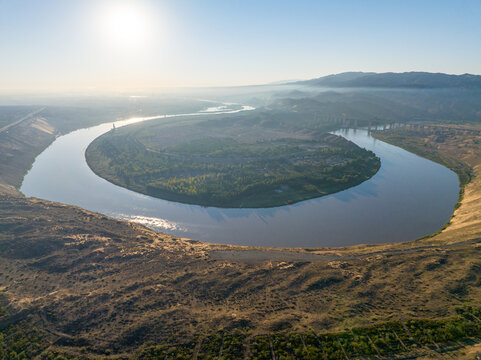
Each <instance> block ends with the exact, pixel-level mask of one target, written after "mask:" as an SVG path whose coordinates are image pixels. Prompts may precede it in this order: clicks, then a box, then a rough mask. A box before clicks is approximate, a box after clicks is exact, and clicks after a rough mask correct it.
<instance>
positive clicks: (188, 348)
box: [139, 307, 481, 360]
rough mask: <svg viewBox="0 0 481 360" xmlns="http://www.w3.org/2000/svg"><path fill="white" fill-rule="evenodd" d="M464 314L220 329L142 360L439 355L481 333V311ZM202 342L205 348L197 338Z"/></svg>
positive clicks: (153, 351)
mask: <svg viewBox="0 0 481 360" xmlns="http://www.w3.org/2000/svg"><path fill="white" fill-rule="evenodd" d="M458 313H459V315H460V316H459V317H456V318H451V319H443V320H408V321H406V322H388V323H381V324H378V325H375V326H370V327H361V328H353V329H349V330H345V331H342V332H337V333H321V334H316V333H314V332H312V331H310V332H305V333H274V334H265V335H256V336H253V335H252V334H251V333H250V332H249V331H244V332H243V331H241V330H236V332H235V333H232V334H229V335H227V334H224V333H216V334H213V335H210V336H207V337H205V338H202V339H201V340H198V341H197V342H192V343H190V344H189V345H188V344H183V345H182V346H178V347H176V346H168V345H163V346H153V347H150V348H147V349H144V350H143V351H142V353H141V354H140V356H139V358H140V359H145V360H148V359H149V360H150V359H158V358H165V359H179V360H180V359H188V358H191V357H192V356H193V354H194V351H196V350H194V349H196V348H197V349H198V350H197V358H198V359H239V358H243V357H244V354H248V355H249V356H248V357H249V358H250V359H257V360H261V359H266V360H271V359H274V358H275V359H279V360H281V359H346V358H349V359H356V358H366V357H389V356H393V355H396V354H403V353H404V354H409V353H416V352H417V353H425V354H426V353H427V354H431V355H432V354H436V353H437V354H440V353H443V352H445V351H447V350H454V349H458V348H460V347H461V345H460V341H462V340H463V339H467V338H469V337H478V336H479V335H480V334H481V320H480V317H481V309H479V308H470V307H466V308H462V309H458ZM199 341H201V346H200V347H199V346H198V342H199Z"/></svg>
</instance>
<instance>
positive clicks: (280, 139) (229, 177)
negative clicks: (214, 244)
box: [86, 116, 380, 207]
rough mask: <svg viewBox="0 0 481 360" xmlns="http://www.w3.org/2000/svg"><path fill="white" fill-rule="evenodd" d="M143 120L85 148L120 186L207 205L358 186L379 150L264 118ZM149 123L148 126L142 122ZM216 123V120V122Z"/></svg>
mask: <svg viewBox="0 0 481 360" xmlns="http://www.w3.org/2000/svg"><path fill="white" fill-rule="evenodd" d="M260 119H262V120H259V122H258V123H257V125H258V126H257V127H256V126H255V125H256V123H255V122H253V125H254V129H252V128H250V127H247V123H249V122H251V125H252V120H255V118H254V119H253V118H252V117H249V118H240V120H239V121H238V122H236V121H231V119H227V120H226V122H227V126H226V125H225V122H222V123H221V122H219V121H216V122H214V123H212V121H204V122H196V123H192V124H191V126H192V128H193V130H189V129H187V127H186V126H185V125H171V124H170V125H165V124H162V123H158V124H157V125H156V126H155V125H152V124H147V125H144V124H139V125H136V126H134V127H127V128H123V129H117V130H115V131H111V132H109V133H108V134H105V135H103V136H101V137H100V138H98V139H96V140H95V141H94V142H92V144H91V145H90V146H89V147H88V149H87V152H86V157H87V162H88V164H89V166H90V167H91V168H92V169H93V170H94V171H95V172H96V173H97V174H98V175H99V176H102V177H104V178H106V179H108V180H109V181H111V182H113V183H116V184H118V185H121V186H124V187H127V188H130V189H132V190H135V191H138V192H141V193H144V194H148V195H151V196H155V197H159V198H163V199H167V200H172V201H178V202H184V203H191V204H199V205H204V206H217V207H270V206H280V205H286V204H291V203H295V202H298V201H302V200H306V199H310V198H315V197H319V196H323V195H326V194H329V193H333V192H337V191H340V190H343V189H345V188H348V187H351V186H353V185H357V184H359V183H361V182H363V181H364V180H366V179H368V178H370V177H371V176H372V175H374V174H375V173H376V171H377V170H378V169H379V166H380V161H379V159H378V158H377V157H376V156H375V154H374V153H372V152H370V151H367V150H364V149H361V148H359V147H358V146H356V145H354V144H353V143H351V142H349V141H347V140H345V139H343V138H340V137H337V136H334V135H331V134H326V133H321V132H317V131H315V130H309V131H307V130H306V129H303V132H302V133H301V132H300V131H299V132H291V131H286V130H284V129H283V127H282V126H280V128H273V127H272V126H271V124H269V126H268V127H267V128H266V127H265V124H266V122H265V121H264V120H265V119H264V118H263V117H262V116H261V117H260ZM142 125H144V126H142ZM215 125H219V127H216V126H215Z"/></svg>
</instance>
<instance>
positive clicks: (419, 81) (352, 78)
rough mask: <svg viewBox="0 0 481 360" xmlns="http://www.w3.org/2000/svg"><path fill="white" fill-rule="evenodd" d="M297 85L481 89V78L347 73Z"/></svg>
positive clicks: (477, 76) (301, 82)
mask: <svg viewBox="0 0 481 360" xmlns="http://www.w3.org/2000/svg"><path fill="white" fill-rule="evenodd" d="M290 84H293V83H290ZM295 84H301V85H310V86H322V87H335V88H413V89H439V88H480V89H481V76H480V75H472V74H463V75H448V74H443V73H428V72H404V73H392V72H389V73H367V72H345V73H341V74H335V75H328V76H323V77H320V78H317V79H312V80H305V81H298V82H295Z"/></svg>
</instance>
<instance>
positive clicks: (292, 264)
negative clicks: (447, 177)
mask: <svg viewBox="0 0 481 360" xmlns="http://www.w3.org/2000/svg"><path fill="white" fill-rule="evenodd" d="M34 125H35V123H32V124H31V125H30V126H31V127H32V129H30V131H32V134H35V132H34V130H33V128H35V129H37V128H36V127H34ZM43 129H48V122H45V125H44V128H43ZM40 131H43V130H40ZM43 132H44V131H43ZM460 134H461V133H460ZM25 136H27V135H25ZM381 136H384V134H379V137H381ZM386 136H387V135H386ZM383 138H384V137H383ZM386 140H389V139H387V138H386ZM413 141H414V140H413ZM416 141H417V142H418V143H421V142H422V143H423V144H424V143H425V144H428V145H426V147H429V148H430V149H431V147H432V153H433V154H449V156H450V157H451V158H453V159H457V160H459V161H461V162H463V163H466V164H468V165H469V166H471V167H472V168H473V180H472V181H471V182H470V183H469V184H468V185H467V186H466V188H465V197H464V199H463V201H462V203H461V206H460V207H459V208H458V209H457V210H456V212H455V217H454V218H453V221H452V224H451V225H450V226H448V227H447V228H446V229H445V230H443V231H442V232H441V233H440V234H438V235H436V236H434V237H430V238H426V239H423V240H418V241H415V242H409V243H402V244H383V245H359V246H354V247H348V248H332V249H264V248H262V249H256V248H248V247H239V246H229V245H213V244H207V243H201V242H198V241H195V240H188V239H179V238H175V237H172V236H167V235H164V234H160V233H156V232H154V231H151V230H149V229H147V228H145V227H142V226H140V225H137V224H133V223H129V222H125V221H118V220H114V219H111V218H108V217H106V216H103V215H100V214H95V213H91V212H88V211H85V210H82V209H80V208H77V207H73V206H67V205H62V204H58V203H53V202H49V201H44V200H39V199H26V198H24V197H22V196H20V195H12V191H9V192H4V193H2V194H1V195H0V229H1V230H0V290H1V292H0V305H1V312H0V316H1V318H0V319H1V321H0V324H1V325H0V331H2V332H3V335H2V338H0V345H1V346H0V351H1V350H2V346H4V347H5V346H7V349H8V347H10V348H11V349H13V348H15V346H17V348H15V349H17V350H19V351H18V352H20V350H21V348H24V349H27V350H25V351H27V352H29V354H35V356H39V357H40V358H45V359H47V358H55V356H56V355H55V354H64V356H66V357H70V358H89V357H112V356H113V357H119V356H120V357H124V358H138V357H143V358H156V357H157V358H158V357H160V358H212V357H219V358H221V356H224V357H225V358H239V357H240V358H242V357H244V358H277V357H275V356H276V355H275V354H276V352H277V354H281V352H282V351H284V350H282V349H284V347H287V350H285V351H286V354H287V353H289V352H290V351H292V354H294V351H297V350H296V349H297V348H296V347H298V348H299V349H300V350H299V351H300V352H299V353H298V355H296V357H297V358H306V359H307V358H314V355H309V352H310V351H311V354H314V351H315V349H314V348H312V349H311V348H310V346H311V345H310V343H309V341H311V340H312V339H314V340H312V341H317V340H315V339H316V336H317V338H318V339H320V337H321V336H331V337H332V336H333V337H332V339H335V340H333V344H334V345H335V346H338V347H339V346H340V347H339V349H338V350H336V351H337V352H333V353H332V354H343V353H344V355H345V357H344V356H341V355H339V356H341V358H346V357H347V356H348V354H349V358H356V357H366V356H367V355H366V354H370V353H369V352H367V351H368V350H365V351H366V352H364V353H362V352H361V350H352V352H351V350H350V349H351V348H352V346H351V345H352V342H353V341H355V340H352V341H351V340H349V339H357V338H355V336H354V335H352V334H355V333H356V331H358V330H355V329H356V328H357V327H362V329H365V330H362V331H364V332H366V331H368V330H366V329H371V328H370V326H374V328H372V329H374V330H372V331H374V332H375V333H376V334H377V335H373V333H371V335H370V337H369V338H371V337H374V336H376V338H375V339H374V340H372V341H371V340H368V338H367V337H365V336H364V335H363V336H364V337H363V339H364V340H362V341H365V342H366V344H368V345H366V346H369V349H370V350H369V351H371V352H372V354H371V355H369V356H378V357H379V356H380V355H381V354H386V356H388V355H387V354H389V352H387V351H388V350H384V347H383V346H384V345H382V344H381V343H378V340H376V339H377V338H378V336H380V335H379V334H380V333H382V331H385V330H381V329H384V327H386V326H388V325H383V324H400V325H399V326H400V327H399V328H396V329H397V330H389V335H382V336H383V339H384V340H383V342H384V344H386V342H387V340H386V339H387V338H386V336H387V337H388V338H390V339H391V338H392V339H394V340H392V341H393V342H396V344H397V345H396V347H395V349H397V350H392V351H394V352H399V353H411V354H415V355H419V356H421V355H423V356H428V357H429V356H431V358H433V357H437V356H438V355H439V356H441V354H442V353H444V352H447V353H450V352H451V353H453V352H454V353H453V354H458V355H459V356H461V355H460V354H461V353H460V352H459V351H460V350H459V349H460V348H461V347H465V346H471V345H474V344H476V342H478V340H477V339H478V337H477V336H479V335H476V336H474V335H473V336H471V335H470V336H467V335H466V334H471V333H466V332H464V333H459V334H461V335H459V337H458V338H456V337H454V338H446V339H445V340H443V341H441V340H433V339H435V338H434V337H433V336H434V335H430V336H431V338H430V339H431V340H426V341H425V342H424V340H421V339H422V337H421V336H417V337H416V336H415V335H414V333H411V331H414V330H412V329H413V326H414V325H412V323H409V321H412V320H413V319H414V320H416V319H433V321H434V322H432V323H429V324H430V325H429V326H431V327H436V326H441V325H440V324H444V323H443V321H445V320H443V319H454V318H455V317H456V316H457V315H456V308H463V307H466V306H467V305H471V306H474V307H475V308H477V307H480V306H481V303H480V300H479V299H481V240H480V239H479V233H480V232H481V226H480V225H479V222H478V221H477V220H476V219H477V218H479V216H472V215H476V214H478V213H474V212H475V211H478V212H479V211H480V210H479V209H478V208H479V206H481V205H479V202H476V199H477V196H479V195H477V194H479V193H480V192H479V191H480V189H479V186H480V182H479V181H478V178H479V177H478V176H477V175H478V172H479V166H478V165H479V163H478V161H479V157H480V155H481V148H479V147H477V146H474V144H476V145H477V144H478V143H477V142H478V141H479V142H481V136H480V135H479V134H478V133H477V132H466V134H463V135H459V136H458V135H456V136H455V137H454V138H453V139H452V140H451V139H449V140H448V139H446V140H445V141H444V142H439V141H436V138H434V137H433V136H430V135H429V136H424V137H423V136H421V135H420V136H419V137H416ZM27 143H28V142H27V141H26V142H25V143H24V144H23V145H22V144H21V143H19V144H20V145H18V146H14V145H11V146H10V147H9V146H6V145H4V150H2V151H4V152H3V154H4V155H3V156H7V158H8V155H9V154H12V153H13V152H14V151H15V152H16V151H23V152H24V158H30V159H33V157H34V156H35V154H36V152H38V151H37V150H35V149H32V148H30V147H28V146H27V145H26V144H27ZM45 143H47V141H46V142H45ZM465 144H466V145H465ZM399 145H403V144H399ZM403 146H404V145H403ZM406 147H407V146H406ZM423 147H424V145H423ZM409 149H411V150H412V148H410V147H409ZM9 151H10V153H8V152H9ZM5 154H6V155H5ZM27 163H28V161H24V162H20V163H18V164H17V166H18V171H17V172H16V173H17V174H18V175H16V176H11V177H6V176H2V179H3V181H4V182H5V183H4V187H3V188H6V189H11V187H12V186H13V187H15V186H18V183H19V182H20V180H21V175H20V174H23V172H24V171H25V170H26V168H27V167H26V166H25V164H27ZM11 164H12V163H10V164H9V166H12V165H11ZM2 166H3V165H2ZM2 174H4V173H3V170H2ZM5 179H7V180H5ZM478 205H479V206H478ZM388 240H389V239H386V241H388ZM473 316H474V317H473ZM473 316H471V315H469V317H468V318H469V321H470V323H469V324H471V322H472V323H473V324H476V320H475V318H476V315H473ZM453 321H454V320H453ZM456 321H457V320H456ZM406 324H411V325H409V326H410V327H409V326H408V325H406ZM416 324H417V325H416V326H420V325H419V324H421V323H416ZM422 324H425V325H422V326H423V327H424V328H429V326H428V325H427V324H428V323H422ZM449 324H451V323H449ZM456 324H457V323H456ZM456 324H454V325H452V326H455V325H456ZM463 324H464V323H463ZM469 324H468V325H469ZM376 326H377V327H376ZM389 326H394V325H389ZM396 326H397V325H396ZM403 326H404V327H403ZM443 326H444V325H443ZM449 326H451V325H449ZM456 326H458V325H456ZM459 326H461V325H459ZM463 326H467V325H463ZM469 326H471V325H469ZM473 326H474V325H473ZM476 326H477V325H476ZM344 329H347V330H346V331H344ZM349 329H354V330H349ZM403 329H405V330H403ZM409 329H411V330H409ZM433 329H434V328H433ZM463 329H465V328H463ZM369 331H371V330H369ZM429 331H430V334H434V330H429ZM453 331H454V330H453ZM456 331H457V330H456ZM456 331H454V333H456ZM460 331H461V330H460ZM463 331H464V330H463ZM473 331H474V330H473ZM35 332H37V333H38V334H39V335H38V336H37V335H35V337H34V336H33V335H32V334H35ZM401 332H403V334H404V332H405V335H402V334H401ZM22 334H24V335H22ZM29 334H30V335H29ZM219 334H220V335H219ZM233 334H234V335H233ZM296 334H300V335H296ZM312 334H314V335H312ZM323 334H334V335H323ZM476 334H477V333H476ZM480 335H481V334H480ZM282 336H294V337H293V338H292V339H291V340H289V342H288V343H289V344H291V345H286V344H287V343H286V342H285V341H284V340H282V341H281V340H279V339H282ZM296 336H297V337H296ZM353 336H354V338H353ZM404 336H406V338H405V337H404ZM396 337H398V338H399V339H401V340H399V341H398V340H395V338H396ZM408 338H409V339H411V340H409V341H410V343H408V340H406V339H408ZM1 339H4V340H1ZM5 339H6V340H5ZM12 339H15V341H13V340H12ZM17 339H18V340H17ZM25 339H27V340H25ZM295 339H298V340H295ZM309 339H311V340H309ZM323 339H324V338H323ZM326 339H327V338H326ZM345 339H347V340H345ZM359 339H360V338H359ZM359 339H358V340H356V341H357V342H358V343H359V341H361V340H359ZM402 339H405V340H402ZM436 339H437V338H436ZM450 339H451V340H450ZM453 339H454V340H453ZM22 341H23V343H22ZM236 341H237V342H236ZM296 341H298V342H297V343H296ZM325 341H327V340H325ZM350 341H351V342H350ZM370 341H371V342H370ZM379 341H380V340H379ZM461 341H462V342H461ZM33 343H35V344H36V345H35V346H34V347H32V344H33ZM2 344H3V345H2ZM5 344H6V345H5ZM15 344H17V345H15ZM18 344H27V345H22V346H20V348H18V347H19V345H18ZM28 344H30V345H28ZM215 344H217V345H215ZM236 344H237V345H236ZM283 344H284V345H283ZM293 344H297V345H293ZM326 344H327V343H326ZM336 344H339V345H336ZM343 344H344V345H343ZM401 344H402V346H401ZM470 344H471V345H470ZM334 345H333V346H334ZM266 346H267V347H266ZM289 346H291V350H289ZM312 346H314V345H312ZM319 346H320V345H319V344H318V345H317V348H319ZM386 346H387V345H386ZM264 347H266V348H265V349H267V350H266V351H267V352H265V351H264V350H262V349H264ZM392 348H393V349H394V345H393V346H392ZM33 349H36V350H35V351H36V352H35V351H34V350H33ZM149 349H150V350H149ZM212 349H214V350H212ZM223 349H226V350H223ZM227 349H229V350H227ZM232 349H237V350H235V351H234V350H232ZM269 349H270V350H269ZM306 349H307V350H306ZM309 349H311V350H309ZM149 351H150V352H149ZM169 351H170V352H169ZM229 351H230V352H229ZM316 351H317V350H316ZM319 351H320V350H319ZM324 351H325V352H327V351H330V350H328V349H326V348H324ZM333 351H334V350H333ZM356 351H357V352H356ZM362 351H364V350H362ZM389 351H391V350H389ZM456 351H457V352H456ZM470 351H471V350H470ZM473 351H474V350H473ZM147 353H148V354H150V355H149V356H150V357H149V356H147V355H145V354H147ZM228 353H229V354H231V355H229V356H227V354H228ZM301 353H304V355H299V354H301ZM306 353H307V355H305V354H306ZM142 354H143V355H142ZM159 354H163V355H162V356H160V355H159ZM164 354H165V357H164ZM169 354H170V355H169ZM175 354H177V355H175ZM182 354H184V355H182ZM208 354H211V355H208ZM213 354H215V355H213ZM232 354H236V355H232ZM262 354H264V355H262ZM265 354H270V355H269V356H268V357H265V356H267V355H265ZM272 354H274V355H272ZM296 354H297V353H296ZM356 354H358V355H356ZM359 354H361V355H359ZM362 354H365V355H362ZM114 355H115V356H114ZM458 355H456V356H458ZM182 356H184V357H182ZM209 356H210V357H209ZM333 356H334V355H333ZM336 356H337V355H336ZM383 356H384V355H383ZM450 356H452V355H450ZM32 357H33V355H32ZM331 358H336V357H331Z"/></svg>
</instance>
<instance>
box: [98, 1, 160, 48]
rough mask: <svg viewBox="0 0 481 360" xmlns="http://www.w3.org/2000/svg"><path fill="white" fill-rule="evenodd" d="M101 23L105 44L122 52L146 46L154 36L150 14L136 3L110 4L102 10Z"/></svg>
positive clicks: (121, 2) (120, 2)
mask: <svg viewBox="0 0 481 360" xmlns="http://www.w3.org/2000/svg"><path fill="white" fill-rule="evenodd" d="M100 21H101V27H102V31H101V32H102V35H103V37H104V38H105V39H104V40H105V42H107V43H108V44H109V45H110V46H112V47H114V48H117V49H120V50H135V49H138V48H139V47H142V46H145V45H146V43H147V41H148V38H149V37H150V36H152V34H151V32H152V29H151V21H150V18H149V14H148V12H147V11H146V9H145V8H143V7H142V6H139V4H136V3H135V2H123V1H119V2H114V3H110V4H109V6H106V7H105V8H104V9H102V11H101V18H100Z"/></svg>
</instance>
